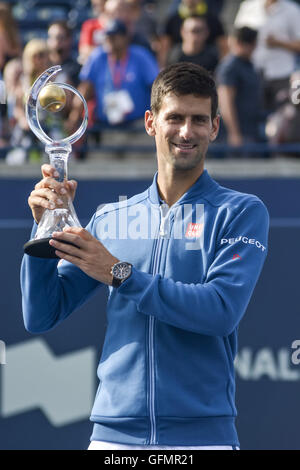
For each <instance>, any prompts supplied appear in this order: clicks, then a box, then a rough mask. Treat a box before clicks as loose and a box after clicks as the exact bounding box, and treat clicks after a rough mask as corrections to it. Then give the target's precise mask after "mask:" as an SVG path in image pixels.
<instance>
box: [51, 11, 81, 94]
mask: <svg viewBox="0 0 300 470" xmlns="http://www.w3.org/2000/svg"><path fill="white" fill-rule="evenodd" d="M72 35H73V32H72V30H71V28H69V26H68V24H67V22H66V21H63V20H61V21H55V22H53V23H52V24H51V25H50V26H49V28H48V39H47V45H48V49H49V58H50V62H51V64H52V65H61V66H62V72H61V73H59V74H58V75H57V76H56V80H57V81H58V82H63V83H69V84H70V85H73V86H77V85H78V82H79V72H80V69H81V66H80V65H79V63H78V62H77V60H75V59H74V58H73V57H72Z"/></svg>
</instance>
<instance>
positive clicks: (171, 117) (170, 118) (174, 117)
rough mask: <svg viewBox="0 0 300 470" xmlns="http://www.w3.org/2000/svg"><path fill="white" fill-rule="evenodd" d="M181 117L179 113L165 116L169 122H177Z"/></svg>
mask: <svg viewBox="0 0 300 470" xmlns="http://www.w3.org/2000/svg"><path fill="white" fill-rule="evenodd" d="M181 119H182V116H180V114H170V115H169V116H168V117H167V120H168V121H170V122H179V121H181Z"/></svg>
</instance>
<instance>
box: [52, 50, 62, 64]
mask: <svg viewBox="0 0 300 470" xmlns="http://www.w3.org/2000/svg"><path fill="white" fill-rule="evenodd" d="M49 58H50V61H51V62H52V63H53V64H60V63H62V62H64V60H65V57H64V55H62V54H58V53H57V52H50V54H49Z"/></svg>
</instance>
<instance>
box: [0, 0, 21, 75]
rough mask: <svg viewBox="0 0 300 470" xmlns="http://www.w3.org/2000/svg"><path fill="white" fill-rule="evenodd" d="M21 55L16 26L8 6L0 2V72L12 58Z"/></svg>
mask: <svg viewBox="0 0 300 470" xmlns="http://www.w3.org/2000/svg"><path fill="white" fill-rule="evenodd" d="M21 54H22V48H21V40H20V36H19V31H18V27H17V24H16V22H15V20H14V18H13V16H12V13H11V10H10V6H9V5H7V3H4V2H0V71H1V73H2V72H3V69H4V67H5V64H6V63H7V62H8V61H9V60H10V59H13V58H14V57H20V56H21Z"/></svg>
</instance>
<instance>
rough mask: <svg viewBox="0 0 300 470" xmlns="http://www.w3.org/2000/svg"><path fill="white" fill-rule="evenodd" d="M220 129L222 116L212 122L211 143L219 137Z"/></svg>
mask: <svg viewBox="0 0 300 470" xmlns="http://www.w3.org/2000/svg"><path fill="white" fill-rule="evenodd" d="M219 128H220V116H219V115H218V116H216V117H215V118H214V119H213V122H212V128H211V132H210V137H209V140H210V142H213V141H214V140H216V138H217V135H218V133H219Z"/></svg>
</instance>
